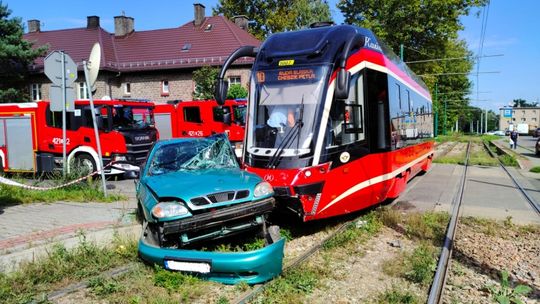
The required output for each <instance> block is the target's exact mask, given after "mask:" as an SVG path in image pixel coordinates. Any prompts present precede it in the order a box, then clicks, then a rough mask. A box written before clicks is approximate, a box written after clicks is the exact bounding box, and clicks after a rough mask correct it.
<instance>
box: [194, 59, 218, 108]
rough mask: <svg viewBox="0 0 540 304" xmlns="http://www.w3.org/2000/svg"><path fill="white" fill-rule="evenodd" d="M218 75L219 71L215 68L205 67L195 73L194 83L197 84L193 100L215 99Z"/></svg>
mask: <svg viewBox="0 0 540 304" xmlns="http://www.w3.org/2000/svg"><path fill="white" fill-rule="evenodd" d="M218 74H219V69H217V68H213V67H211V66H204V67H202V68H200V69H198V70H196V71H195V72H193V81H194V82H195V91H194V92H193V99H195V100H205V99H214V93H215V88H216V79H217V77H218Z"/></svg>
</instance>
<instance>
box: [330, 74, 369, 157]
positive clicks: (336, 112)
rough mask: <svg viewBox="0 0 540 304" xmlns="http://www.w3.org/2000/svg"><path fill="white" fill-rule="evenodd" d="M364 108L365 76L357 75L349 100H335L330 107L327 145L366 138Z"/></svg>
mask: <svg viewBox="0 0 540 304" xmlns="http://www.w3.org/2000/svg"><path fill="white" fill-rule="evenodd" d="M363 110H364V94H363V76H362V75H360V76H359V75H355V76H353V77H352V79H351V87H350V91H349V97H348V98H347V100H345V101H339V100H335V101H334V102H333V103H332V107H331V108H330V117H329V119H328V128H329V134H328V142H327V147H336V146H341V145H347V144H350V143H353V142H355V141H359V140H363V139H364V138H365V136H364V113H363Z"/></svg>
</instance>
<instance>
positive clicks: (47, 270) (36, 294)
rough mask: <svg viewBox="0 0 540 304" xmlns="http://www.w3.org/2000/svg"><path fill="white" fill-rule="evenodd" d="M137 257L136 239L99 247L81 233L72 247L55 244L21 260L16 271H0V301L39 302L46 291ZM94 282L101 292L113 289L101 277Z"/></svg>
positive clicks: (118, 241)
mask: <svg viewBox="0 0 540 304" xmlns="http://www.w3.org/2000/svg"><path fill="white" fill-rule="evenodd" d="M136 259H137V244H136V242H135V241H126V240H120V239H118V238H116V239H115V240H114V242H113V244H112V246H111V247H98V246H97V245H95V244H94V243H91V242H88V241H87V240H86V238H85V236H84V235H80V241H79V245H78V246H77V247H75V248H73V249H70V250H68V249H66V248H65V247H64V246H63V245H60V244H56V245H54V246H53V247H52V248H51V250H50V251H49V252H48V255H47V257H45V258H43V259H39V260H37V261H34V262H27V263H23V264H22V265H21V267H20V268H19V269H18V270H17V271H15V272H12V273H8V274H5V273H1V274H0V303H27V302H32V301H36V302H40V301H43V300H44V299H45V298H46V295H47V293H49V292H51V291H53V290H55V289H57V288H59V287H61V286H66V285H68V284H70V283H72V282H73V281H79V280H81V279H84V278H89V277H92V276H95V275H98V274H99V273H101V272H103V271H105V270H108V269H111V268H113V267H116V266H118V265H122V264H125V263H127V262H129V261H135V260H136ZM93 284H94V286H95V287H96V288H98V289H99V290H100V291H99V292H103V293H105V292H108V291H110V290H111V289H114V288H115V287H114V286H113V285H111V284H113V283H111V282H107V281H104V280H103V279H101V280H100V279H95V280H94V281H93Z"/></svg>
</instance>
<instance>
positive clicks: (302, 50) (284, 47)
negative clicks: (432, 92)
mask: <svg viewBox="0 0 540 304" xmlns="http://www.w3.org/2000/svg"><path fill="white" fill-rule="evenodd" d="M351 33H353V34H354V33H358V34H360V35H362V36H363V37H364V46H363V47H364V48H368V49H370V50H372V51H375V52H378V53H381V54H382V55H384V56H385V57H386V58H387V59H388V60H390V61H391V62H393V63H394V64H395V65H396V66H397V67H398V68H399V69H401V70H402V71H403V72H404V73H405V74H407V75H408V76H409V77H410V78H411V79H413V80H414V81H415V82H416V83H418V85H420V86H421V87H422V88H424V89H425V90H426V91H428V92H429V90H428V88H427V86H426V84H425V83H424V81H423V80H422V79H420V77H418V76H417V75H416V74H414V72H413V71H411V69H409V67H408V66H407V65H406V64H405V63H404V62H403V61H402V60H401V59H400V58H399V57H398V56H397V55H396V54H395V53H394V52H393V51H392V50H391V49H390V47H388V46H387V45H386V44H385V43H384V42H383V41H380V40H379V39H377V37H376V36H375V34H373V32H372V31H370V30H368V29H366V28H361V27H358V26H353V25H333V26H324V27H317V28H310V29H304V30H299V31H291V32H283V33H276V34H273V35H272V36H270V37H269V38H268V39H267V40H266V41H265V42H264V43H263V44H262V46H261V49H260V55H262V56H263V57H265V58H284V57H288V56H308V57H312V58H313V57H317V56H319V58H320V59H319V60H320V61H321V62H334V61H335V59H336V58H335V57H336V55H337V54H338V52H340V51H341V47H342V46H343V44H344V43H345V42H346V41H347V40H348V39H350V38H349V37H351V36H350V35H351ZM311 62H313V61H311Z"/></svg>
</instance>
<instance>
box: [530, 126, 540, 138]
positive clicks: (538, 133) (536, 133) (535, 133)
mask: <svg viewBox="0 0 540 304" xmlns="http://www.w3.org/2000/svg"><path fill="white" fill-rule="evenodd" d="M532 135H533V137H540V128H536V129H535V130H534V131H533V134H532Z"/></svg>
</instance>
